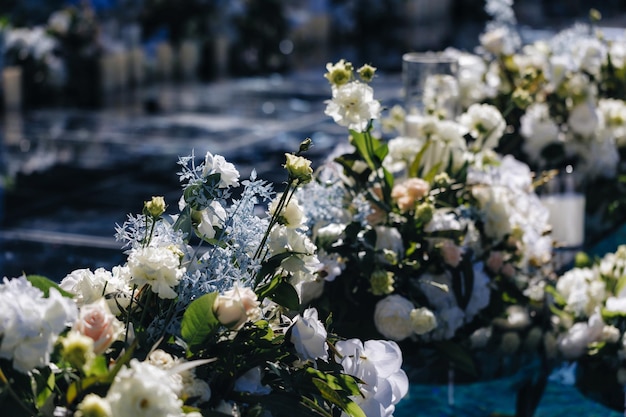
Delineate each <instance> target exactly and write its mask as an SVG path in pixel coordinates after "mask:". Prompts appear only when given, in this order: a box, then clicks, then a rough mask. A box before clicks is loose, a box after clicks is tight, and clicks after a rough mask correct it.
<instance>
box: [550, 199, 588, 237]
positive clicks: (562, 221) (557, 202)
mask: <svg viewBox="0 0 626 417" xmlns="http://www.w3.org/2000/svg"><path fill="white" fill-rule="evenodd" d="M541 201H542V203H543V205H544V206H546V207H547V209H548V211H549V213H550V217H549V219H550V224H551V225H552V238H553V239H554V240H555V242H556V243H557V244H560V245H562V246H565V247H577V246H581V245H582V244H583V243H584V240H585V196H584V195H583V194H578V193H562V194H550V195H545V196H542V197H541Z"/></svg>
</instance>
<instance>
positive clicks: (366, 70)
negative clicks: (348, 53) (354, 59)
mask: <svg viewBox="0 0 626 417" xmlns="http://www.w3.org/2000/svg"><path fill="white" fill-rule="evenodd" d="M357 72H358V73H359V77H361V80H363V81H364V82H366V83H369V82H371V81H372V80H373V79H374V76H375V75H376V67H373V66H371V65H368V64H365V65H363V66H362V67H361V68H359V69H358V70H357Z"/></svg>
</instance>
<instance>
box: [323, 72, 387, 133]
mask: <svg viewBox="0 0 626 417" xmlns="http://www.w3.org/2000/svg"><path fill="white" fill-rule="evenodd" d="M326 103H327V106H326V110H325V111H324V114H326V115H328V116H331V117H332V118H333V120H334V121H335V122H336V123H337V124H339V125H340V126H346V127H348V128H349V129H353V130H356V131H359V132H363V131H365V129H366V128H367V125H368V123H369V122H370V120H372V119H377V118H378V117H380V108H381V107H380V103H379V102H378V101H377V100H374V90H373V89H372V87H370V86H369V85H367V84H364V83H361V82H359V81H352V82H349V83H348V84H344V85H342V86H339V87H334V88H333V98H332V100H327V101H326Z"/></svg>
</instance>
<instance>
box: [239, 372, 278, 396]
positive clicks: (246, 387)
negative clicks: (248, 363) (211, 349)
mask: <svg viewBox="0 0 626 417" xmlns="http://www.w3.org/2000/svg"><path fill="white" fill-rule="evenodd" d="M262 377H263V375H262V372H261V368H260V367H259V366H255V367H254V368H252V369H250V370H249V371H248V372H246V373H245V374H243V375H241V376H240V377H239V378H237V380H236V381H235V386H234V387H233V389H234V390H235V391H239V392H247V393H250V394H255V395H267V394H269V393H270V392H271V390H272V389H271V388H270V387H269V386H267V385H263V384H261V379H262Z"/></svg>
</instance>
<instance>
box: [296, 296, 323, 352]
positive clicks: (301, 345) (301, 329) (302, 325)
mask: <svg viewBox="0 0 626 417" xmlns="http://www.w3.org/2000/svg"><path fill="white" fill-rule="evenodd" d="M326 336H327V333H326V329H325V328H324V325H323V324H322V322H321V321H319V319H318V318H317V310H316V309H315V308H307V309H306V310H304V313H302V315H297V316H296V317H295V318H294V324H293V325H292V326H291V342H292V343H293V344H294V346H295V348H296V352H298V355H299V356H300V357H301V358H302V359H303V360H315V359H323V360H327V359H328V345H327V344H326Z"/></svg>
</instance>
